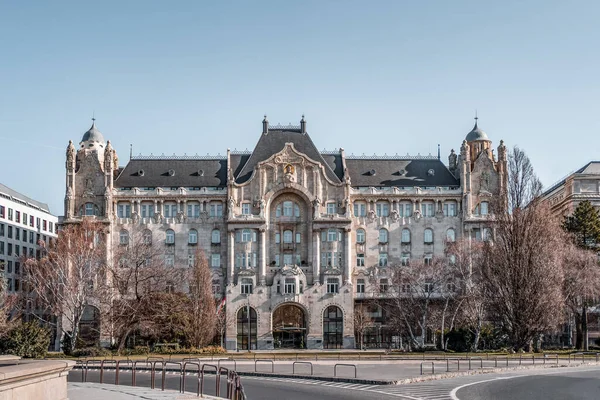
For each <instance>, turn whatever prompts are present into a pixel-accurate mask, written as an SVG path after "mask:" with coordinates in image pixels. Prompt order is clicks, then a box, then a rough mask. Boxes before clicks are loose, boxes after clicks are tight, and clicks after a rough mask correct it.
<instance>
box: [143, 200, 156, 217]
mask: <svg viewBox="0 0 600 400" xmlns="http://www.w3.org/2000/svg"><path fill="white" fill-rule="evenodd" d="M141 216H142V218H152V217H154V204H152V203H142V204H141Z"/></svg>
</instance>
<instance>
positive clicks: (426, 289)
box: [423, 282, 434, 293]
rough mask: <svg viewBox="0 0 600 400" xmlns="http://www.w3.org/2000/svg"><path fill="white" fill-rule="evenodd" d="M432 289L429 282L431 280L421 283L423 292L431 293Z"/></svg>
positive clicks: (432, 286)
mask: <svg viewBox="0 0 600 400" xmlns="http://www.w3.org/2000/svg"><path fill="white" fill-rule="evenodd" d="M433 290H434V285H433V283H431V282H425V283H424V284H423V291H424V292H425V293H433Z"/></svg>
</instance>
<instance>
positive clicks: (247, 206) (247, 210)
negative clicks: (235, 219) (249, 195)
mask: <svg viewBox="0 0 600 400" xmlns="http://www.w3.org/2000/svg"><path fill="white" fill-rule="evenodd" d="M250 214H251V210H250V203H242V215H250Z"/></svg>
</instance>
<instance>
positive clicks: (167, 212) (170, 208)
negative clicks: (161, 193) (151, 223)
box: [163, 204, 177, 218]
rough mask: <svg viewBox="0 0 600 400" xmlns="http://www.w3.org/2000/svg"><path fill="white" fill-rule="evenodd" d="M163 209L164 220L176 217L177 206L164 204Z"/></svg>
mask: <svg viewBox="0 0 600 400" xmlns="http://www.w3.org/2000/svg"><path fill="white" fill-rule="evenodd" d="M163 209H164V212H163V214H164V217H165V218H175V217H176V216H177V204H165V205H164V206H163Z"/></svg>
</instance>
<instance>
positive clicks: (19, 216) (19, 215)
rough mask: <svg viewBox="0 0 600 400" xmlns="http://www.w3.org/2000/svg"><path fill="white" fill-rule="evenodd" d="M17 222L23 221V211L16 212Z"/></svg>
mask: <svg viewBox="0 0 600 400" xmlns="http://www.w3.org/2000/svg"><path fill="white" fill-rule="evenodd" d="M15 222H18V223H21V211H17V212H15Z"/></svg>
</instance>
